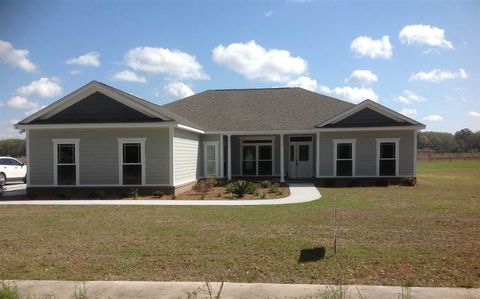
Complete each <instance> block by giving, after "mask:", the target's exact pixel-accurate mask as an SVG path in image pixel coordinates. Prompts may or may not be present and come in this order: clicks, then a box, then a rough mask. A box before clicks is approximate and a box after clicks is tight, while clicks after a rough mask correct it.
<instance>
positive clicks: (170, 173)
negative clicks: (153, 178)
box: [168, 127, 175, 186]
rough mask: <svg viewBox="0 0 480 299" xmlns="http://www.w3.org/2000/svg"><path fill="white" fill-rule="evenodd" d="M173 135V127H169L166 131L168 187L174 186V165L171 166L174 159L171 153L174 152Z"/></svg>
mask: <svg viewBox="0 0 480 299" xmlns="http://www.w3.org/2000/svg"><path fill="white" fill-rule="evenodd" d="M174 135H175V131H174V129H173V127H170V128H169V129H168V145H169V150H168V161H169V162H168V176H169V178H168V182H169V183H170V185H172V186H174V185H175V177H174V175H175V171H174V165H175V164H173V159H174V156H175V155H174V153H173V151H174V150H175V145H174V143H173V142H174V140H173V138H174Z"/></svg>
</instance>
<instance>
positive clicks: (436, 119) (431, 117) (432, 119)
mask: <svg viewBox="0 0 480 299" xmlns="http://www.w3.org/2000/svg"><path fill="white" fill-rule="evenodd" d="M423 120H426V121H430V122H439V121H441V120H443V117H441V116H440V115H435V114H432V115H429V116H426V117H424V118H423Z"/></svg>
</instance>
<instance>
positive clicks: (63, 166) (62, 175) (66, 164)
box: [53, 139, 80, 186]
mask: <svg viewBox="0 0 480 299" xmlns="http://www.w3.org/2000/svg"><path fill="white" fill-rule="evenodd" d="M78 144H79V139H53V156H54V157H53V159H54V161H53V162H54V163H53V168H54V169H53V173H54V174H53V177H54V183H55V185H59V186H68V185H79V182H80V178H79V166H78V165H79V161H78V160H79V152H78V150H79V146H78Z"/></svg>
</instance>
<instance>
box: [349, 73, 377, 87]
mask: <svg viewBox="0 0 480 299" xmlns="http://www.w3.org/2000/svg"><path fill="white" fill-rule="evenodd" d="M377 81H378V77H377V75H375V74H374V73H372V72H371V71H370V70H355V71H353V72H352V74H350V77H348V78H346V79H345V82H346V83H348V82H350V83H359V84H360V85H362V86H366V85H371V84H373V83H375V82H377Z"/></svg>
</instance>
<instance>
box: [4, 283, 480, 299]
mask: <svg viewBox="0 0 480 299" xmlns="http://www.w3.org/2000/svg"><path fill="white" fill-rule="evenodd" d="M6 283H7V284H9V285H14V286H16V287H17V290H18V293H19V294H20V296H21V297H22V298H26V297H29V298H45V297H46V295H50V297H47V298H59V299H62V298H80V296H78V295H80V294H83V295H86V296H87V297H88V298H119V299H122V298H216V296H217V295H218V294H220V296H219V298H222V299H224V298H225V299H226V298H322V296H324V297H326V298H334V297H333V294H337V296H336V297H335V298H352V299H357V298H359V299H367V298H368V299H376V298H379V299H389V298H391V299H398V298H402V297H401V294H402V288H401V287H396V286H393V287H390V286H365V285H358V286H355V285H349V286H327V285H315V284H270V283H229V282H226V283H224V284H223V287H222V283H219V282H214V283H208V285H207V283H205V282H149V281H87V282H74V281H42V280H37V281H36V280H23V281H6ZM221 287H222V289H221V290H220V288H221ZM404 291H405V290H404ZM74 292H76V294H77V296H76V297H74V296H72V295H73V294H74ZM410 292H411V293H410V294H411V297H404V298H426V299H437V298H442V299H450V298H451V299H462V298H465V299H472V298H480V289H463V288H421V287H412V288H411V289H410ZM340 293H344V294H345V295H344V296H340ZM53 295H54V296H53ZM82 298H83V297H82Z"/></svg>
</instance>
